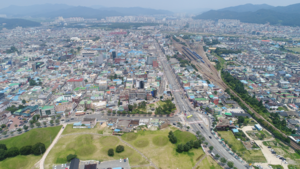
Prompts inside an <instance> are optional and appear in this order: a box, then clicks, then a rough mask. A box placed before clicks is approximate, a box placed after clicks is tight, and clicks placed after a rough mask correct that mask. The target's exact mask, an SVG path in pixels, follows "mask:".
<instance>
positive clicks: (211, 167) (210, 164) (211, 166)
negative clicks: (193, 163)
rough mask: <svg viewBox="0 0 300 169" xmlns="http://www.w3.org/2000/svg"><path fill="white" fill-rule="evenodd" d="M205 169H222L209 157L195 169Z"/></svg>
mask: <svg viewBox="0 0 300 169" xmlns="http://www.w3.org/2000/svg"><path fill="white" fill-rule="evenodd" d="M201 168H205V169H206V168H207V169H222V167H221V166H220V165H219V164H218V163H217V162H216V161H215V160H213V159H212V158H211V157H210V156H207V157H205V158H204V159H203V160H202V161H201V163H200V164H199V165H198V166H197V168H196V169H201Z"/></svg>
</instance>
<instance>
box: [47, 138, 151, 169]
mask: <svg viewBox="0 0 300 169" xmlns="http://www.w3.org/2000/svg"><path fill="white" fill-rule="evenodd" d="M118 145H123V146H124V147H125V151H123V152H122V153H116V152H115V155H114V156H113V157H110V156H108V155H107V151H108V149H110V148H113V149H115V148H116V147H117V146H118ZM69 154H76V155H77V157H78V158H79V159H80V160H100V161H104V160H113V159H120V158H127V157H128V158H129V161H130V164H131V165H143V164H148V162H147V161H146V160H144V159H143V158H142V157H141V155H140V154H138V153H137V152H136V151H134V150H133V149H131V148H130V147H128V146H126V145H124V144H122V143H121V142H120V140H119V139H118V138H117V137H116V136H97V135H91V134H85V135H67V136H63V137H61V138H60V139H59V141H58V142H57V143H56V145H55V146H54V147H53V149H52V150H51V151H50V153H49V155H48V156H47V159H46V161H45V167H46V168H49V169H50V168H51V167H52V165H53V164H62V163H66V157H67V155H69Z"/></svg>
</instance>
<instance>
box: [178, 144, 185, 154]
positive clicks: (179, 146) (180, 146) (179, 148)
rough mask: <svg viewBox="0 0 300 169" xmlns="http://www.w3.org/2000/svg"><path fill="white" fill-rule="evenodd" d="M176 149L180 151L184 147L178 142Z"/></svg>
mask: <svg viewBox="0 0 300 169" xmlns="http://www.w3.org/2000/svg"><path fill="white" fill-rule="evenodd" d="M177 151H178V152H179V153H181V152H183V151H184V148H183V145H182V144H178V145H177Z"/></svg>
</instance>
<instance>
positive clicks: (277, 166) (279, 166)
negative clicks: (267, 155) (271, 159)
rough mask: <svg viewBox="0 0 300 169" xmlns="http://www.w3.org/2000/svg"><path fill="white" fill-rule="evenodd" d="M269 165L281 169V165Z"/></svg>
mask: <svg viewBox="0 0 300 169" xmlns="http://www.w3.org/2000/svg"><path fill="white" fill-rule="evenodd" d="M270 166H272V168H274V169H283V167H282V166H281V165H270Z"/></svg>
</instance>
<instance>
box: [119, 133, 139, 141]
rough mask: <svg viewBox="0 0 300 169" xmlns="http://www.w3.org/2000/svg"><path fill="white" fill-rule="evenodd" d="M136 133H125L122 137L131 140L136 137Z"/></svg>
mask: <svg viewBox="0 0 300 169" xmlns="http://www.w3.org/2000/svg"><path fill="white" fill-rule="evenodd" d="M137 136H138V135H137V134H135V133H125V134H123V135H122V139H123V140H125V141H133V140H135V139H136V138H137Z"/></svg>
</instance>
